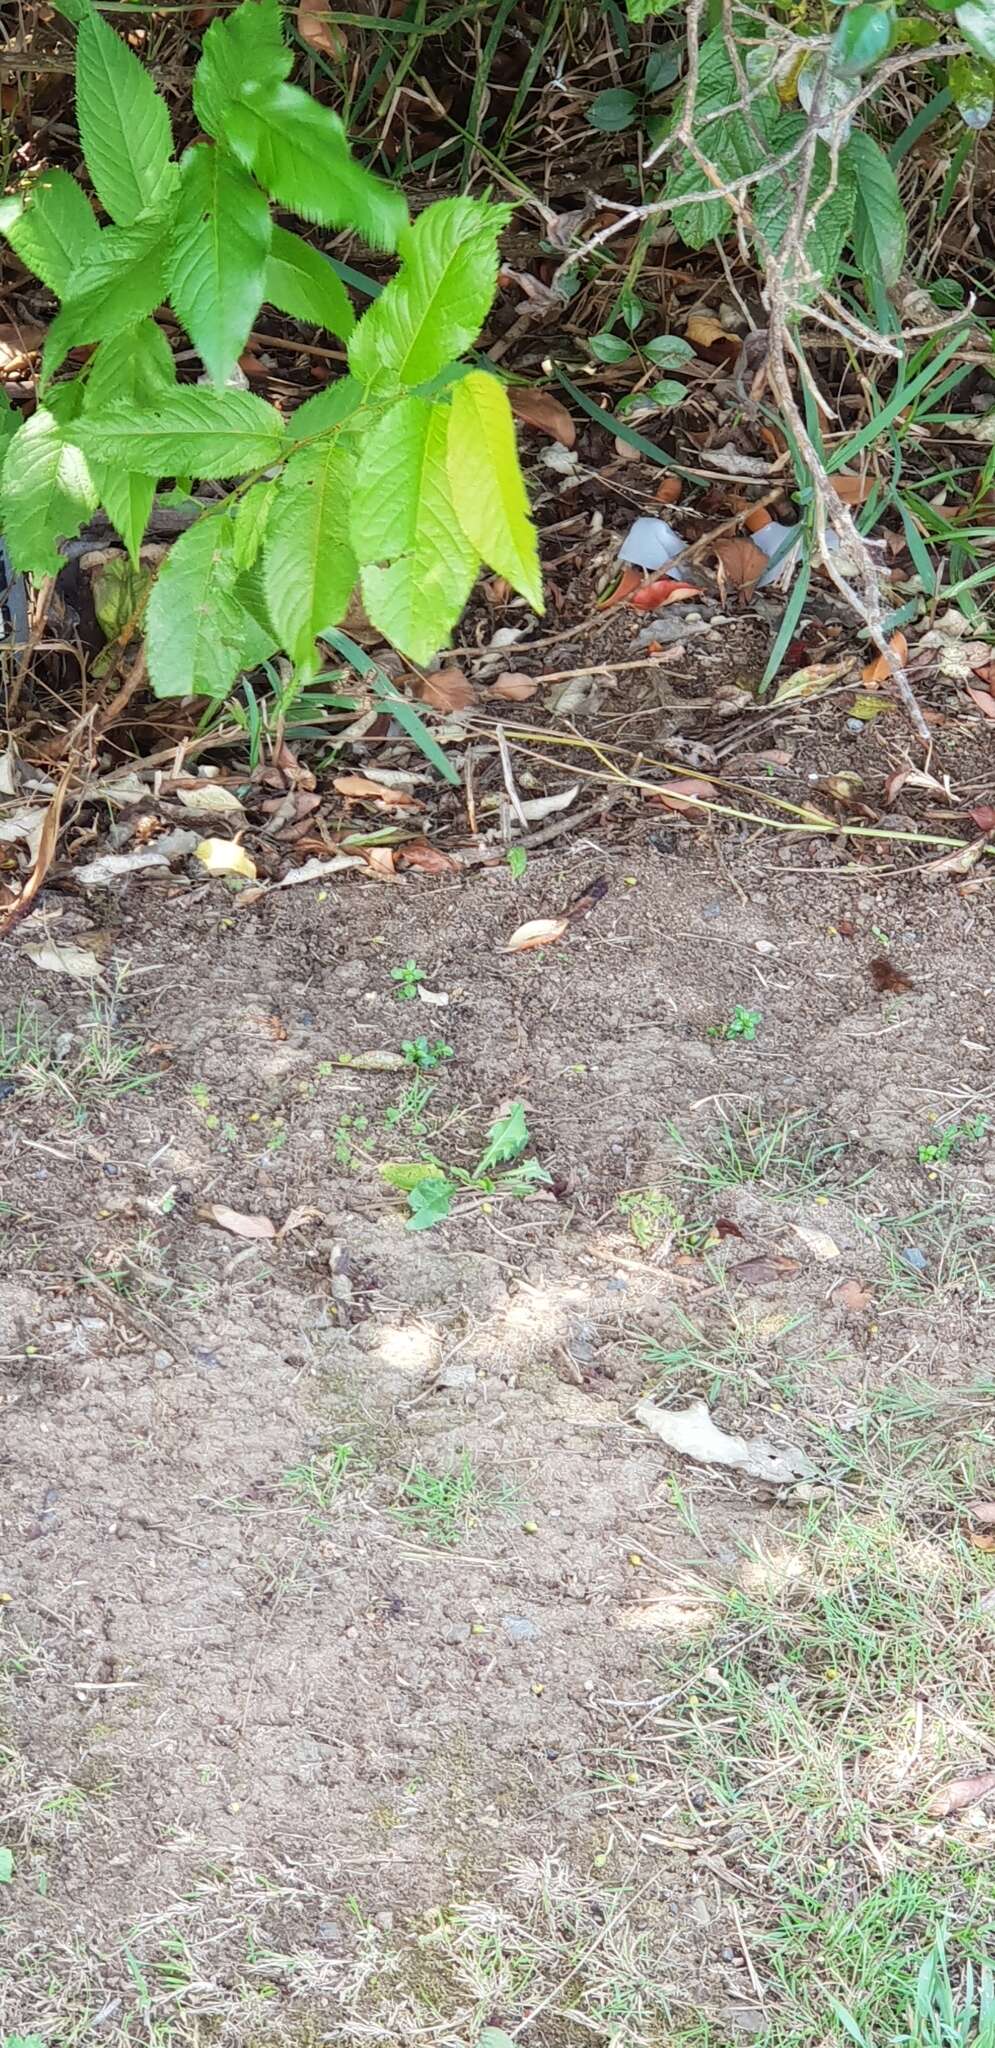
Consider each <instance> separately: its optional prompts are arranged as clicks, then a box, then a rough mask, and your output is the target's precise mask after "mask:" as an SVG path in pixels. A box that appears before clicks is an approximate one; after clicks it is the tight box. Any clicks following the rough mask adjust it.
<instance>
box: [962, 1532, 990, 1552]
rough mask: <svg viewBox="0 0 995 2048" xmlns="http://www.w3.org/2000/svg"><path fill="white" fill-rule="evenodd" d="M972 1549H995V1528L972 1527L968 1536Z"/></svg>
mask: <svg viewBox="0 0 995 2048" xmlns="http://www.w3.org/2000/svg"><path fill="white" fill-rule="evenodd" d="M967 1540H968V1542H969V1544H970V1546H971V1549H972V1550H985V1551H989V1552H991V1551H993V1550H995V1529H971V1530H969V1531H968V1538H967Z"/></svg>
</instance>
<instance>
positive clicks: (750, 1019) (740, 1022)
mask: <svg viewBox="0 0 995 2048" xmlns="http://www.w3.org/2000/svg"><path fill="white" fill-rule="evenodd" d="M762 1021H763V1016H762V1012H761V1011H760V1010H746V1009H744V1008H743V1005H742V1003H737V1004H736V1008H735V1009H734V1011H733V1013H732V1016H731V1017H730V1018H729V1019H728V1020H727V1022H726V1023H725V1024H710V1025H709V1027H708V1032H707V1034H706V1035H707V1036H708V1037H709V1038H721V1039H725V1040H733V1039H737V1038H741V1039H743V1040H745V1041H746V1043H747V1044H750V1045H752V1043H753V1040H754V1039H755V1038H756V1035H757V1032H758V1031H759V1029H760V1026H761V1023H762Z"/></svg>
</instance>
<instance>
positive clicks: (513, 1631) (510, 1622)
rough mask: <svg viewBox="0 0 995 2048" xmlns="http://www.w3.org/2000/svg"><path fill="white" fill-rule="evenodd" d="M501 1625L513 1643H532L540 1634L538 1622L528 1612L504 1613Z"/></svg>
mask: <svg viewBox="0 0 995 2048" xmlns="http://www.w3.org/2000/svg"><path fill="white" fill-rule="evenodd" d="M501 1627H502V1628H503V1630H504V1632H505V1635H506V1636H508V1637H509V1638H510V1640H511V1641H512V1642H513V1643H531V1642H533V1641H534V1640H535V1637H536V1636H537V1635H538V1634H539V1624H538V1622H535V1621H530V1620H529V1617H528V1615H527V1614H502V1616H501Z"/></svg>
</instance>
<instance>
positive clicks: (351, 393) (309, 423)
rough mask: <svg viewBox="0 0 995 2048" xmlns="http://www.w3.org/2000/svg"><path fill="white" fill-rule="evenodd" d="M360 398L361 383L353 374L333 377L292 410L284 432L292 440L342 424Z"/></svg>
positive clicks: (356, 407) (361, 398) (324, 431)
mask: <svg viewBox="0 0 995 2048" xmlns="http://www.w3.org/2000/svg"><path fill="white" fill-rule="evenodd" d="M362 402H363V391H362V386H361V385H359V384H357V382H356V380H355V378H354V377H336V379H335V381H334V383H332V384H326V385H325V387H324V389H323V390H322V391H316V392H315V393H314V395H313V397H311V398H306V399H305V400H304V403H303V405H299V406H298V407H297V410H296V412H293V413H291V415H290V420H289V422H288V425H287V432H288V433H289V435H290V438H291V440H292V441H302V440H304V439H305V438H306V437H308V436H310V435H312V434H324V433H326V432H327V430H328V428H329V427H338V426H342V425H343V424H344V423H345V421H347V420H348V419H349V418H350V417H351V415H352V414H353V413H354V412H356V411H357V410H358V408H359V406H360V405H361V404H362Z"/></svg>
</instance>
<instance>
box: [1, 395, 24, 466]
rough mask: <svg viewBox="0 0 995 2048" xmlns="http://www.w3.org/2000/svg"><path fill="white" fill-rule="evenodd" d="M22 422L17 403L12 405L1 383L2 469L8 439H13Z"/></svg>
mask: <svg viewBox="0 0 995 2048" xmlns="http://www.w3.org/2000/svg"><path fill="white" fill-rule="evenodd" d="M20 424H21V415H20V413H19V412H18V410H17V407H16V406H15V405H11V402H10V399H9V398H8V396H7V393H6V391H5V390H4V388H3V385H2V384H0V470H2V466H3V454H4V449H5V448H6V446H7V443H8V441H12V440H13V438H14V435H15V434H16V432H17V429H18V427H19V426H20Z"/></svg>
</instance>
